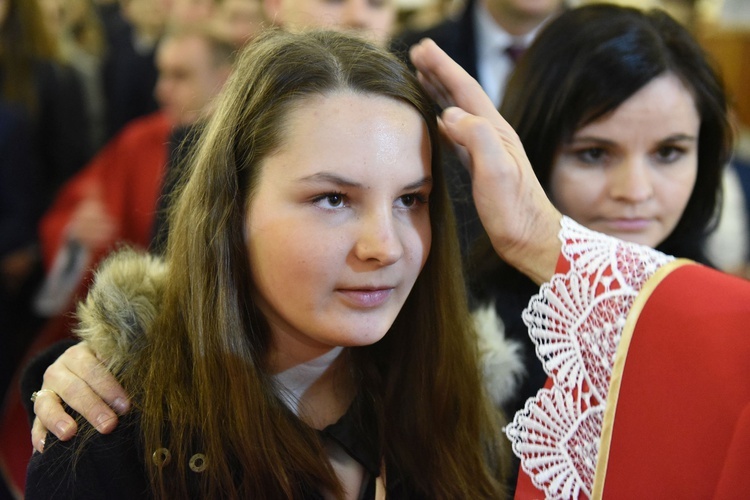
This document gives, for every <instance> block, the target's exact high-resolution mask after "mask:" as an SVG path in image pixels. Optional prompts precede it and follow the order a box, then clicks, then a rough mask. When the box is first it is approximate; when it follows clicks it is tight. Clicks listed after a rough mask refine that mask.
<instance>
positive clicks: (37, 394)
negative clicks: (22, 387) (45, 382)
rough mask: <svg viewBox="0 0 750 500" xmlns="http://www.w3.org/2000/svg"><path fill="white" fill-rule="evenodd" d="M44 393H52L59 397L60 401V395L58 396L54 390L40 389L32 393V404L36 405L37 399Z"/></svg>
mask: <svg viewBox="0 0 750 500" xmlns="http://www.w3.org/2000/svg"><path fill="white" fill-rule="evenodd" d="M43 392H51V393H52V394H54V395H55V396H57V399H60V396H59V395H58V394H57V393H56V392H55V391H53V390H52V389H39V390H38V391H34V392H32V393H31V402H32V403H35V402H36V399H37V398H38V397H39V395H41V394H42V393H43Z"/></svg>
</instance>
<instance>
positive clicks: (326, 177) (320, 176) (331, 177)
mask: <svg viewBox="0 0 750 500" xmlns="http://www.w3.org/2000/svg"><path fill="white" fill-rule="evenodd" d="M297 182H304V183H317V182H329V183H331V184H335V185H337V186H344V187H349V188H363V187H364V186H363V185H362V184H361V183H359V182H355V181H353V180H351V179H347V178H346V177H342V176H341V175H339V174H335V173H333V172H317V173H315V174H312V175H308V176H305V177H301V178H299V179H297ZM424 186H432V177H430V176H426V177H423V178H421V179H419V180H417V181H414V182H412V183H410V184H407V185H406V186H404V187H403V189H404V190H412V189H419V188H421V187H424Z"/></svg>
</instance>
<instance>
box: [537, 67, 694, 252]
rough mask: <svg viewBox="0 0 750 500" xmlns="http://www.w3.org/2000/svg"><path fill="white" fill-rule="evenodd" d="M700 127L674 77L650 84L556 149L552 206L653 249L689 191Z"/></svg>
mask: <svg viewBox="0 0 750 500" xmlns="http://www.w3.org/2000/svg"><path fill="white" fill-rule="evenodd" d="M700 123H701V120H700V115H699V114H698V110H697V109H696V106H695V100H694V98H693V95H692V94H691V93H690V91H689V90H688V89H687V88H686V87H685V85H683V83H682V82H681V81H680V80H679V79H678V78H677V77H675V76H674V75H671V74H665V75H663V76H660V77H657V78H655V79H653V80H651V82H649V83H648V84H646V86H644V87H643V88H641V89H640V90H639V91H638V92H636V93H635V94H633V95H632V96H631V97H630V98H629V99H628V100H626V101H625V102H623V103H622V104H621V105H620V106H619V107H618V108H616V109H615V110H614V111H613V112H611V113H609V114H607V115H605V116H603V117H602V118H600V119H598V120H596V121H594V122H592V123H589V124H587V125H585V126H583V127H582V128H580V129H579V130H577V131H576V133H575V134H574V135H573V138H572V140H571V141H569V142H568V143H567V144H563V145H562V147H561V150H560V152H559V153H558V155H557V157H556V159H555V161H554V164H553V166H552V173H551V176H550V193H551V198H552V202H553V203H554V204H555V205H556V206H557V208H558V209H559V210H560V211H561V212H562V213H563V214H565V215H567V216H569V217H571V218H573V219H574V220H575V221H577V222H578V223H580V224H582V225H584V226H586V227H588V228H591V229H594V230H596V231H600V232H602V233H606V234H609V235H612V236H616V237H618V238H620V239H623V240H625V241H632V242H635V243H640V244H642V245H647V246H650V247H656V246H658V245H659V244H661V243H662V242H663V241H664V240H665V239H666V238H667V236H669V235H670V234H671V233H672V231H673V230H674V228H675V227H676V226H677V223H678V222H679V221H680V219H681V218H682V214H683V212H684V211H685V207H686V206H687V204H688V201H689V199H690V195H691V194H692V192H693V188H694V187H695V180H696V176H697V174H698V132H699V129H700Z"/></svg>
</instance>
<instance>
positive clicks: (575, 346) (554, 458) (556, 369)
mask: <svg viewBox="0 0 750 500" xmlns="http://www.w3.org/2000/svg"><path fill="white" fill-rule="evenodd" d="M560 239H561V240H562V243H563V248H562V253H563V256H564V257H565V259H566V260H567V261H568V262H569V263H570V267H571V268H570V271H568V272H567V273H566V274H556V275H555V276H554V277H553V278H552V280H551V281H550V282H549V283H545V284H544V285H542V288H541V290H540V292H539V294H538V295H536V296H534V297H533V298H532V299H531V301H530V303H529V307H528V308H527V309H526V310H525V311H524V313H523V319H524V322H525V323H526V325H527V326H528V327H529V335H530V336H531V339H532V340H533V342H534V344H535V345H536V353H537V356H538V357H539V359H541V360H542V364H543V365H544V370H545V371H546V372H547V374H548V375H549V376H550V377H551V378H552V380H553V382H554V384H553V386H552V387H551V388H550V389H546V388H545V389H541V390H540V391H539V392H538V393H537V395H536V396H535V397H533V398H530V399H529V400H528V401H527V402H526V405H525V407H524V409H523V410H521V411H519V412H518V413H516V415H515V418H514V419H513V422H512V423H510V424H509V425H508V426H507V427H506V429H505V432H506V434H507V435H508V438H509V439H510V440H511V442H512V445H513V452H514V453H515V454H516V455H517V456H518V457H519V458H520V459H521V467H522V468H523V470H524V471H525V472H526V473H527V474H528V475H529V476H530V478H531V480H532V482H533V483H534V485H535V486H536V487H537V488H539V489H540V490H542V491H544V494H545V496H546V497H547V498H571V497H572V498H577V497H579V496H580V495H584V496H586V497H590V496H591V491H592V486H593V483H594V474H595V472H596V463H597V457H598V454H599V438H600V435H601V431H602V416H603V413H604V408H605V403H606V397H607V390H608V388H609V382H610V378H611V376H612V366H613V364H614V357H615V352H616V350H617V346H618V344H619V342H620V335H621V333H622V329H623V327H624V325H625V319H626V317H627V314H628V312H629V311H630V308H631V306H632V304H633V301H634V299H635V297H636V295H637V294H638V292H639V290H640V289H641V287H642V286H643V284H644V283H645V282H646V281H647V280H648V279H649V278H650V277H651V276H652V275H653V274H654V273H655V272H656V270H657V269H658V268H659V267H661V266H663V265H664V264H666V263H667V262H670V261H671V260H674V259H673V258H672V257H669V256H667V255H664V254H662V253H661V252H658V251H656V250H653V249H651V248H648V247H643V246H640V245H635V244H632V243H625V242H623V241H620V240H617V239H614V238H611V237H609V236H606V235H603V234H600V233H596V232H593V231H590V230H588V229H586V228H584V227H582V226H580V225H578V224H577V223H575V222H574V221H573V220H571V219H569V218H567V217H563V220H562V229H561V231H560Z"/></svg>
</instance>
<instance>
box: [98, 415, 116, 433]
mask: <svg viewBox="0 0 750 500" xmlns="http://www.w3.org/2000/svg"><path fill="white" fill-rule="evenodd" d="M111 418H112V417H110V416H109V415H107V414H106V413H100V414H99V416H98V417H96V428H97V429H99V430H102V429H103V428H104V427H105V425H106V424H107V422H108V421H109V420H110V419H111Z"/></svg>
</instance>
